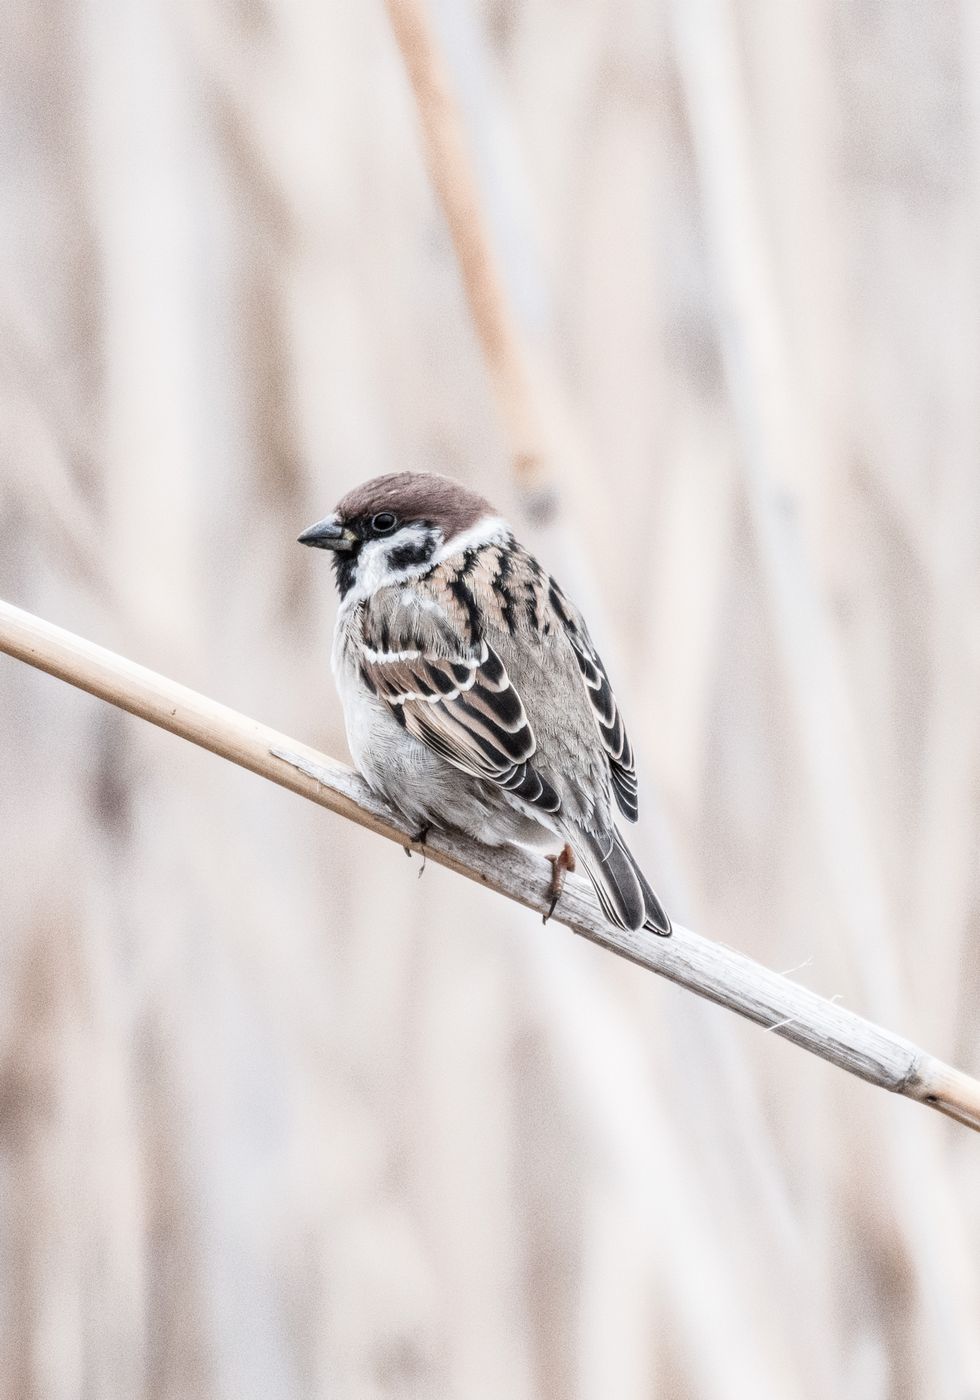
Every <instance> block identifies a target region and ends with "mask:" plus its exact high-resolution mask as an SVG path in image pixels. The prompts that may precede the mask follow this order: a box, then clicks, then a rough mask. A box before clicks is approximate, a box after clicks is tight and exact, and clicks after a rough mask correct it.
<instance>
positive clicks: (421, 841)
mask: <svg viewBox="0 0 980 1400" xmlns="http://www.w3.org/2000/svg"><path fill="white" fill-rule="evenodd" d="M431 830H432V823H431V822H425V823H424V824H423V825H422V826H420V827H419V829H418V831H417V832H416V833H415V835H414V836H413V837H412V841H411V845H408V846H406V847H405V854H406V855H407V856H408V858H409V860H411V858H412V846H421V847H422V864H421V865H420V866H419V879H420V880H421V878H422V876H423V875H424V874H425V862H426V854H425V838H426V837H427V836H428V834H429V832H430V831H431Z"/></svg>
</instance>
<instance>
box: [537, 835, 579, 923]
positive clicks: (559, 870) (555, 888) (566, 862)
mask: <svg viewBox="0 0 980 1400" xmlns="http://www.w3.org/2000/svg"><path fill="white" fill-rule="evenodd" d="M547 859H548V860H550V861H551V881H550V883H549V885H548V895H549V896H550V899H551V903H550V904H549V905H548V912H547V914H542V916H541V922H542V923H543V924H546V923H547V922H548V920H549V919H550V918H551V916H552V914H553V913H554V912H555V905H556V904H557V903H558V901H559V899H560V898H561V892H562V890H563V889H564V888H565V876H566V874H567V873H568V871H569V870H574V869H575V852H574V851H573V850H572V848H571V846H570V845H569V844H568V842H567V841H566V842H565V844H564V846H562V848H561V850H560V851H559V852H558V854H557V855H556V856H548V857H547Z"/></svg>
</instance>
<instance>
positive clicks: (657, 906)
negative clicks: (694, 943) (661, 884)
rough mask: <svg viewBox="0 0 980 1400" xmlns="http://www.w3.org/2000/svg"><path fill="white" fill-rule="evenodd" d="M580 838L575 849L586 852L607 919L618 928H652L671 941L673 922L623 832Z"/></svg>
mask: <svg viewBox="0 0 980 1400" xmlns="http://www.w3.org/2000/svg"><path fill="white" fill-rule="evenodd" d="M576 835H578V836H579V837H580V838H582V839H580V840H579V841H577V842H573V845H579V846H580V848H581V847H582V846H584V848H585V849H584V851H583V863H584V865H585V868H586V871H587V872H588V876H589V879H590V880H591V881H592V883H593V885H594V886H595V892H596V894H597V895H598V896H599V903H600V904H601V905H602V911H603V913H604V914H605V916H606V918H607V919H609V921H610V922H611V923H614V924H615V925H616V926H617V928H628V929H638V928H648V929H650V930H651V931H652V932H653V933H657V934H659V935H660V937H661V938H669V937H670V919H669V918H668V917H667V915H666V913H665V912H664V907H663V905H662V904H661V903H660V900H659V899H658V898H657V896H656V895H655V894H654V892H653V890H652V889H651V888H650V885H649V883H648V881H647V879H646V877H645V876H644V874H643V872H642V870H641V869H640V867H639V866H638V865H637V863H636V861H635V860H634V858H633V855H632V853H631V852H630V850H629V847H628V846H627V845H626V842H625V841H624V840H623V838H622V837H621V836H620V834H619V832H618V831H617V830H616V829H615V828H613V829H612V830H610V831H595V832H593V831H586V832H581V833H576Z"/></svg>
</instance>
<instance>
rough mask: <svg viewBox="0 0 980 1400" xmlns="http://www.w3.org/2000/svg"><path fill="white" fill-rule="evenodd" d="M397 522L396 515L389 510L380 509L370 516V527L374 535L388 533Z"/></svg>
mask: <svg viewBox="0 0 980 1400" xmlns="http://www.w3.org/2000/svg"><path fill="white" fill-rule="evenodd" d="M397 524H398V516H397V515H394V514H392V512H391V511H390V510H381V511H379V512H378V514H377V515H372V516H371V529H372V530H373V531H374V533H375V534H376V535H390V534H391V532H392V530H393V529H394V528H395V526H396V525H397Z"/></svg>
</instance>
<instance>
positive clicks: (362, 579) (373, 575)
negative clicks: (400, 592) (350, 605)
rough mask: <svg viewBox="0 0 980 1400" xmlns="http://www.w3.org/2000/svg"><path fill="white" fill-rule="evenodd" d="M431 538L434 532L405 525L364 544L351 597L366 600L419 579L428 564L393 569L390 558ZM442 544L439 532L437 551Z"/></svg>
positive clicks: (420, 526) (421, 527) (427, 562)
mask: <svg viewBox="0 0 980 1400" xmlns="http://www.w3.org/2000/svg"><path fill="white" fill-rule="evenodd" d="M431 537H432V531H431V530H429V529H427V528H426V527H425V526H424V525H403V526H402V528H401V529H400V530H396V531H395V533H394V534H393V535H388V536H386V537H385V538H384V539H379V540H368V541H366V543H365V544H363V545H361V551H360V554H359V555H358V560H357V574H356V575H355V578H354V587H353V588H352V589H351V594H349V595H348V597H351V595H356V597H357V598H366V597H368V596H369V595H370V594H372V593H374V592H375V591H376V590H377V589H379V588H384V587H385V586H386V585H388V584H391V583H400V582H407V581H408V580H409V579H411V578H417V577H418V576H419V574H420V573H421V572H422V571H423V570H424V569H427V568H428V567H429V561H426V562H425V563H424V564H410V565H409V566H408V567H407V568H394V567H393V566H392V563H391V559H390V555H391V554H392V553H394V551H395V550H398V549H404V548H405V546H406V545H416V544H423V543H425V542H426V541H427V540H429V539H430V538H431ZM441 542H442V540H441V535H440V534H439V533H438V532H436V549H438V548H439V545H440V544H441Z"/></svg>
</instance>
